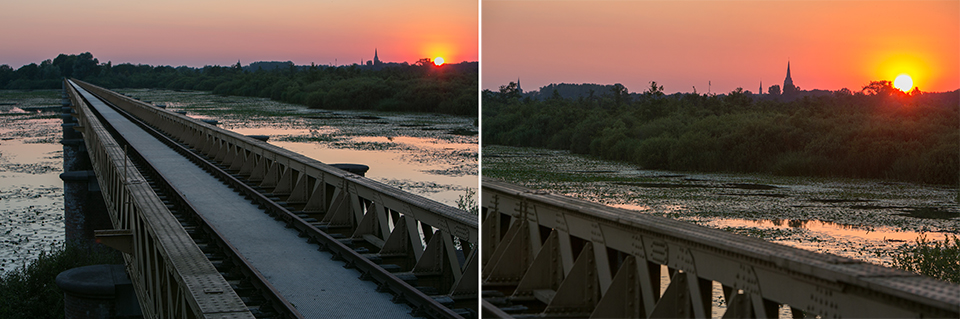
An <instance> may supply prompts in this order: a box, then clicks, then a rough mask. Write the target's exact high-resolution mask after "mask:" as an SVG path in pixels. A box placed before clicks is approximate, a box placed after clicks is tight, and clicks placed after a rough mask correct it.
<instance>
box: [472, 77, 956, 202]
mask: <svg viewBox="0 0 960 319" xmlns="http://www.w3.org/2000/svg"><path fill="white" fill-rule="evenodd" d="M864 88H865V89H864V90H863V91H861V92H856V93H851V92H850V91H849V90H842V91H838V92H836V93H835V94H833V95H828V96H805V97H803V98H800V99H797V100H793V101H789V102H781V101H777V100H776V99H768V98H760V96H754V95H750V94H747V93H745V92H744V91H743V90H742V89H737V90H736V91H733V92H730V93H728V94H726V95H723V96H717V95H703V94H696V93H689V94H673V95H665V94H663V87H662V86H660V87H657V84H656V83H655V82H653V83H651V87H650V88H648V89H647V90H646V91H645V92H643V93H642V94H639V95H633V96H631V94H629V93H628V91H627V89H626V88H625V87H623V86H622V85H619V84H618V85H614V86H610V87H609V88H608V89H607V92H602V93H601V92H594V93H595V94H593V95H592V96H591V97H583V96H580V97H578V98H576V99H569V98H563V97H561V96H560V94H553V95H552V97H550V98H545V99H542V100H538V99H531V98H529V97H526V98H525V97H522V95H521V94H520V92H519V90H517V86H516V83H510V84H509V85H505V86H502V87H501V88H500V91H499V92H492V91H490V90H484V91H483V93H482V104H483V111H482V112H483V114H482V116H483V128H482V134H483V136H482V137H483V141H484V144H499V145H511V146H530V147H545V148H551V149H565V150H570V151H571V152H573V153H577V154H590V155H593V156H597V157H600V158H603V159H609V160H617V161H625V162H630V163H635V164H638V165H640V166H642V167H643V168H647V169H664V170H677V171H700V172H749V173H770V174H776V175H792V176H830V177H855V178H882V179H894V180H901V181H910V182H920V183H932V184H956V183H957V182H958V176H957V175H958V171H960V159H958V156H960V134H958V131H957V128H958V127H960V117H958V109H957V108H958V105H960V101H958V100H960V98H958V97H960V91H953V92H947V93H920V92H919V91H917V92H916V93H915V94H911V95H907V94H904V93H902V92H900V91H899V90H896V89H893V88H892V87H891V85H890V82H889V81H874V82H871V83H870V84H869V85H867V86H866V87H864ZM541 94H543V92H541ZM547 94H549V92H548V93H547ZM547 96H550V95H547Z"/></svg>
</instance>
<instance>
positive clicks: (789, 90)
mask: <svg viewBox="0 0 960 319" xmlns="http://www.w3.org/2000/svg"><path fill="white" fill-rule="evenodd" d="M794 93H797V87H796V86H794V85H793V78H791V77H790V61H789V60H788V61H787V78H786V79H784V80H783V94H784V95H791V94H794Z"/></svg>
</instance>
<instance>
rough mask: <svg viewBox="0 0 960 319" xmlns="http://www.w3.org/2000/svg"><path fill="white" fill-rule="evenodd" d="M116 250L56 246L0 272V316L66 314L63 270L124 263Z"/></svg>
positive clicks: (75, 245)
mask: <svg viewBox="0 0 960 319" xmlns="http://www.w3.org/2000/svg"><path fill="white" fill-rule="evenodd" d="M121 263H123V258H122V257H121V255H120V253H119V252H117V251H116V250H112V249H110V248H106V247H103V246H86V245H82V244H73V245H62V246H57V247H54V249H53V250H52V251H51V252H49V253H42V254H41V255H40V258H37V260H35V261H33V262H31V263H30V264H28V265H25V266H23V267H22V268H18V269H15V270H12V271H10V272H8V273H5V274H3V275H2V276H0V318H63V317H64V309H63V291H62V290H60V288H59V287H57V284H56V281H55V279H56V277H57V275H58V274H60V273H61V272H63V271H65V270H67V269H71V268H76V267H82V266H89V265H98V264H121Z"/></svg>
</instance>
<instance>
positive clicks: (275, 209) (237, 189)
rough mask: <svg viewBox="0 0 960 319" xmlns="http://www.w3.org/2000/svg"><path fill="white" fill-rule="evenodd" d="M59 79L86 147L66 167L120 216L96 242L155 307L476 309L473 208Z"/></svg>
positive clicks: (170, 314) (322, 312)
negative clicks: (92, 184) (81, 174)
mask: <svg viewBox="0 0 960 319" xmlns="http://www.w3.org/2000/svg"><path fill="white" fill-rule="evenodd" d="M64 91H65V93H66V96H67V97H68V99H69V109H66V108H65V111H69V112H70V114H69V115H70V116H69V117H67V118H69V119H70V120H71V121H75V122H76V123H75V124H71V125H68V126H69V127H67V128H68V129H70V128H72V129H73V130H75V131H77V132H79V133H81V134H82V141H79V140H74V141H76V142H75V144H80V145H77V147H79V148H82V149H83V150H84V151H85V152H67V151H65V155H64V156H65V163H66V161H67V160H68V159H67V156H72V155H73V153H77V154H81V155H82V154H84V153H85V154H87V155H86V156H82V157H83V158H81V159H79V161H81V162H86V163H87V164H85V165H87V166H88V167H89V170H91V171H92V172H93V173H94V174H93V175H95V177H96V182H97V184H98V187H99V191H100V193H101V194H102V197H103V203H104V204H105V206H106V207H105V210H106V211H107V213H108V215H109V225H110V227H111V228H110V229H98V230H97V231H96V238H97V240H98V241H100V242H102V243H105V244H107V245H108V246H111V247H115V248H118V249H119V250H121V251H122V252H123V253H124V254H123V257H124V260H125V269H126V271H127V273H128V275H129V277H130V280H131V282H132V286H133V288H134V291H135V292H136V296H137V299H138V300H139V304H140V308H141V311H142V314H143V316H144V317H145V318H301V317H306V318H325V317H333V318H351V317H356V318H375V317H380V318H402V317H427V318H475V317H477V316H478V305H479V301H478V294H479V287H478V283H479V280H478V276H479V256H478V248H479V241H478V239H479V231H478V228H479V226H478V218H477V216H473V215H471V214H470V213H468V212H465V211H463V210H460V209H456V208H453V207H449V206H446V205H443V204H440V203H437V202H435V201H432V200H429V199H426V198H423V197H421V196H417V195H414V194H410V193H406V192H403V191H401V190H399V189H397V188H395V187H390V186H387V185H384V184H381V183H379V182H376V181H373V180H371V179H368V178H365V177H363V176H361V175H357V174H354V173H351V172H347V171H344V170H341V169H338V168H336V167H333V166H330V165H327V164H324V163H321V162H319V161H316V160H313V159H310V158H308V157H305V156H303V155H300V154H297V153H294V152H291V151H288V150H285V149H282V148H279V147H276V146H273V145H270V144H268V143H266V142H264V141H261V140H258V139H255V138H251V137H247V136H243V135H240V134H237V133H234V132H231V131H228V130H224V129H221V128H218V127H216V126H215V125H211V124H209V123H205V122H203V121H200V120H197V119H193V118H190V117H188V116H185V115H184V114H178V113H176V112H171V111H168V110H166V109H164V108H162V107H157V106H155V105H152V104H150V103H146V102H142V101H139V100H137V99H134V98H131V97H128V96H125V95H122V94H118V93H116V92H112V91H110V90H107V89H104V88H101V87H97V86H95V85H91V84H89V83H85V82H82V81H79V80H65V82H64ZM67 144H68V143H66V140H65V145H67ZM65 149H66V147H65ZM75 150H76V149H75ZM68 153H70V154H68ZM87 160H89V162H87ZM65 165H66V164H65ZM68 206H69V205H68ZM69 209H70V208H69V207H68V210H69ZM68 231H69V229H68Z"/></svg>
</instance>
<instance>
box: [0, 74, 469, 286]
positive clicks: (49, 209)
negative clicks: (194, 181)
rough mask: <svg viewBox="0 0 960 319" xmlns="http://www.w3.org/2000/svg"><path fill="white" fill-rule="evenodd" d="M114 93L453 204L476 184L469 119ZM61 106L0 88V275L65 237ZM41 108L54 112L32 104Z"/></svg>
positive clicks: (53, 94) (49, 96) (48, 95)
mask: <svg viewBox="0 0 960 319" xmlns="http://www.w3.org/2000/svg"><path fill="white" fill-rule="evenodd" d="M117 91H118V92H121V93H126V94H129V95H130V96H132V97H136V98H139V99H140V100H142V101H150V102H151V103H153V104H158V105H160V104H162V105H164V106H165V107H166V108H167V109H169V110H173V111H185V112H186V115H187V116H190V117H194V118H201V119H215V120H218V121H219V122H220V123H219V126H220V127H222V128H225V129H229V130H233V131H236V132H238V133H241V134H247V135H268V136H269V137H270V138H269V141H268V143H271V144H274V145H277V146H279V147H283V148H286V149H290V150H292V151H294V152H297V153H300V154H303V155H305V156H308V157H311V158H313V159H316V160H318V161H321V162H324V163H328V164H335V163H356V164H365V165H368V166H369V167H370V170H369V171H368V172H367V173H366V176H367V177H369V178H371V179H374V180H377V181H379V182H382V183H385V184H387V185H390V186H394V187H398V188H401V189H403V190H405V191H409V192H412V193H414V194H418V195H421V196H424V197H427V198H430V199H433V200H436V201H438V202H441V203H444V204H447V205H451V206H454V207H456V206H457V203H458V201H460V200H461V198H466V197H467V194H468V192H476V190H477V187H478V185H479V182H478V177H477V176H478V162H477V155H478V143H477V128H476V126H475V125H476V119H475V118H466V117H457V116H449V115H440V114H420V113H381V112H361V111H340V110H336V111H334V110H317V109H309V108H306V107H304V106H299V105H292V104H286V103H279V102H275V101H271V100H268V99H262V98H249V97H233V96H217V95H213V94H210V93H207V92H195V91H190V92H177V91H170V90H147V89H135V90H117ZM59 106H60V92H59V90H49V91H31V92H25V91H0V218H2V219H3V223H2V225H0V241H2V242H0V272H3V271H8V270H10V269H13V268H15V267H18V266H21V265H24V264H25V263H27V262H29V261H30V260H33V259H36V257H37V256H38V255H39V254H40V252H41V251H44V250H48V249H50V248H51V247H52V245H53V244H55V243H58V242H61V241H63V182H62V181H61V180H60V179H59V174H60V173H62V172H63V150H62V146H61V145H60V143H59V142H60V139H61V137H62V129H61V126H60V125H61V124H62V121H61V120H60V115H59ZM42 107H51V108H50V109H48V110H35V108H42ZM475 198H476V197H475V196H474V197H473V200H475Z"/></svg>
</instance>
